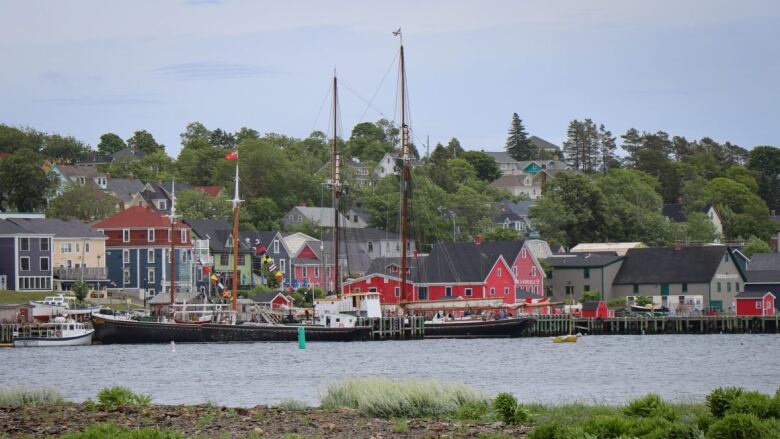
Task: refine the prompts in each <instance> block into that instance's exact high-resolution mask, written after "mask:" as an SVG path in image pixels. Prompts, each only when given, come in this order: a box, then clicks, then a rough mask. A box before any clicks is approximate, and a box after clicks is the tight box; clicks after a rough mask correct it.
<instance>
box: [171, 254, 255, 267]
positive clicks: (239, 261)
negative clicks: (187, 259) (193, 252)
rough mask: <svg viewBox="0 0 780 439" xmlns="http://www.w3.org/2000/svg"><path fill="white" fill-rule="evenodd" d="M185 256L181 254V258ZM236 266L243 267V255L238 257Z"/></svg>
mask: <svg viewBox="0 0 780 439" xmlns="http://www.w3.org/2000/svg"><path fill="white" fill-rule="evenodd" d="M184 255H186V253H182V256H184ZM238 265H244V255H238Z"/></svg>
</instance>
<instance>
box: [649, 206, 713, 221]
mask: <svg viewBox="0 0 780 439" xmlns="http://www.w3.org/2000/svg"><path fill="white" fill-rule="evenodd" d="M711 207H712V204H707V205H706V206H704V209H702V210H701V212H704V213H707V212H709V210H710V208H711ZM661 213H663V215H664V216H665V217H667V218H669V219H670V220H672V221H674V222H676V223H684V222H685V205H684V204H680V203H670V204H664V206H663V208H662V209H661Z"/></svg>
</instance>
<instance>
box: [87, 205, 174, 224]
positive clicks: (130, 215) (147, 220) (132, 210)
mask: <svg viewBox="0 0 780 439" xmlns="http://www.w3.org/2000/svg"><path fill="white" fill-rule="evenodd" d="M170 225H171V220H170V219H168V218H166V217H164V216H162V215H161V214H159V213H157V212H155V211H154V210H152V209H147V208H145V207H141V206H131V207H129V208H127V209H125V210H123V211H121V212H119V213H116V214H114V215H113V216H110V217H108V218H106V219H104V220H103V221H100V222H98V223H96V224H93V225H92V228H94V229H142V228H147V227H159V228H164V227H166V228H167V227H170ZM175 228H176V229H180V228H182V223H180V222H179V223H176V226H175Z"/></svg>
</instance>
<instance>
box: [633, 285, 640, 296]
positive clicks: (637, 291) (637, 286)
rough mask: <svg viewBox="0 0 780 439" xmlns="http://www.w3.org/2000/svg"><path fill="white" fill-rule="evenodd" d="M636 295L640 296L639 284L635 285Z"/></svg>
mask: <svg viewBox="0 0 780 439" xmlns="http://www.w3.org/2000/svg"><path fill="white" fill-rule="evenodd" d="M634 294H639V284H634Z"/></svg>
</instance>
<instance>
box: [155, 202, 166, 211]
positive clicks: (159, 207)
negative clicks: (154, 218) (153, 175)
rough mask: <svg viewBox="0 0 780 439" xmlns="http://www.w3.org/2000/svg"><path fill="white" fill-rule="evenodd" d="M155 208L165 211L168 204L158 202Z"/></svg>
mask: <svg viewBox="0 0 780 439" xmlns="http://www.w3.org/2000/svg"><path fill="white" fill-rule="evenodd" d="M157 208H158V209H160V210H166V209H168V203H167V201H166V200H160V201H158V202H157Z"/></svg>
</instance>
